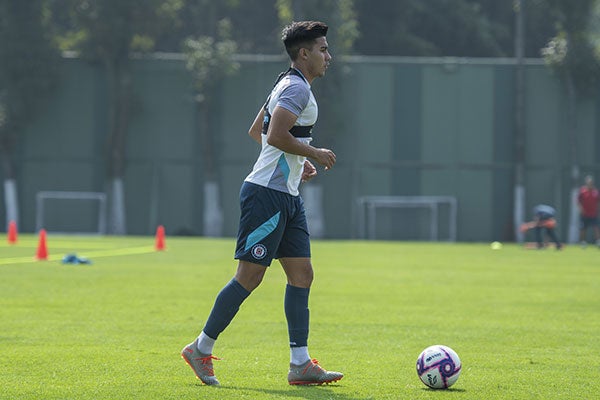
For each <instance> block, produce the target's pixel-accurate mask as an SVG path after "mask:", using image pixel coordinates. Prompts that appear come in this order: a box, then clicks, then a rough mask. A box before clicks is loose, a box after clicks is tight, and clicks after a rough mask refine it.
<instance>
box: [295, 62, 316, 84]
mask: <svg viewBox="0 0 600 400" xmlns="http://www.w3.org/2000/svg"><path fill="white" fill-rule="evenodd" d="M292 68H294V69H296V70H298V72H300V73H301V74H302V76H303V77H304V79H306V82H308V84H309V85H312V81H313V80H314V79H315V77H314V76H311V75H310V74H309V73H308V68H306V67H305V66H303V65H302V64H301V63H298V62H292Z"/></svg>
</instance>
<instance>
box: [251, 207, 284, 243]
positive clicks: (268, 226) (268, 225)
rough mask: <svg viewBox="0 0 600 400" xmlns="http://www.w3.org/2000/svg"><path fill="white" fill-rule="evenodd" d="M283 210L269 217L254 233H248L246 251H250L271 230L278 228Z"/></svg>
mask: <svg viewBox="0 0 600 400" xmlns="http://www.w3.org/2000/svg"><path fill="white" fill-rule="evenodd" d="M280 215H281V212H277V214H275V215H273V216H272V217H271V218H269V219H268V220H267V221H266V222H265V223H263V224H262V225H261V226H259V227H258V228H256V229H255V230H254V231H252V233H250V234H249V235H248V238H247V239H246V247H245V249H244V250H245V251H248V250H249V249H250V248H251V247H252V246H254V245H255V244H256V243H258V242H260V241H261V240H263V239H264V238H266V237H267V236H268V235H269V234H270V233H271V232H273V231H274V230H275V228H277V224H278V223H279V217H280Z"/></svg>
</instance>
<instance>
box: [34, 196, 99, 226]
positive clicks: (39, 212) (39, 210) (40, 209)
mask: <svg viewBox="0 0 600 400" xmlns="http://www.w3.org/2000/svg"><path fill="white" fill-rule="evenodd" d="M47 200H82V201H97V202H98V230H97V231H96V232H58V231H52V233H56V234H62V235H82V234H83V235H104V234H106V194H105V193H101V192H63V191H42V192H38V193H37V194H36V217H35V226H36V231H38V232H39V230H40V229H42V228H43V227H44V216H45V215H44V213H45V209H44V203H45V202H46V201H47ZM49 232H50V231H49Z"/></svg>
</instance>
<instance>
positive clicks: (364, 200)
mask: <svg viewBox="0 0 600 400" xmlns="http://www.w3.org/2000/svg"><path fill="white" fill-rule="evenodd" d="M357 202H358V231H359V237H360V238H363V239H371V240H374V239H376V238H375V236H376V235H375V231H376V230H375V228H376V227H375V225H376V214H377V210H378V209H380V208H426V209H428V210H429V212H430V213H429V214H430V219H429V235H430V240H431V241H438V240H439V207H440V205H447V206H448V207H449V216H448V231H449V232H448V238H447V239H446V240H447V241H449V242H455V241H456V218H457V208H458V207H457V201H456V197H452V196H363V197H359V198H358V200H357Z"/></svg>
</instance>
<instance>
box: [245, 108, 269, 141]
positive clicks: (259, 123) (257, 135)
mask: <svg viewBox="0 0 600 400" xmlns="http://www.w3.org/2000/svg"><path fill="white" fill-rule="evenodd" d="M264 118H265V109H264V108H262V107H261V109H260V110H259V111H258V114H256V118H254V122H252V126H250V129H249V130H248V135H250V137H251V138H252V139H254V140H255V141H256V142H257V143H258V144H262V139H261V134H262V128H263V120H264Z"/></svg>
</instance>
